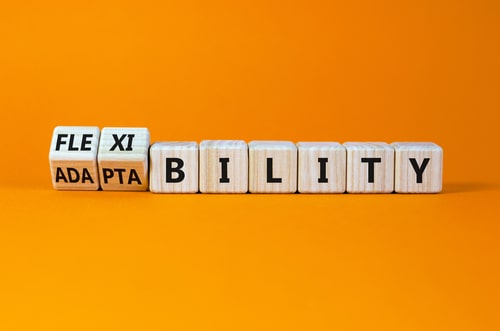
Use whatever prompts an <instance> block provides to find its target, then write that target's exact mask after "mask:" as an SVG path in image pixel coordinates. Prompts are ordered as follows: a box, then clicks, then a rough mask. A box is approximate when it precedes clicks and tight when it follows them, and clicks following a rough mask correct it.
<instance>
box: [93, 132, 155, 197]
mask: <svg viewBox="0 0 500 331" xmlns="http://www.w3.org/2000/svg"><path fill="white" fill-rule="evenodd" d="M149 141H150V137H149V131H148V129H146V128H103V129H102V132H101V139H100V143H99V152H98V154H97V161H98V164H99V175H100V176H99V177H100V183H101V187H102V189H103V190H113V191H146V190H147V189H148V181H149V176H148V171H149V166H148V150H149Z"/></svg>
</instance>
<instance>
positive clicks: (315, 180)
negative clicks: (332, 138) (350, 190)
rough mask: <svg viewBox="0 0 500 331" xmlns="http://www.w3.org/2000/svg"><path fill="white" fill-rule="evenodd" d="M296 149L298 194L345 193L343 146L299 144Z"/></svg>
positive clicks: (332, 143)
mask: <svg viewBox="0 0 500 331" xmlns="http://www.w3.org/2000/svg"><path fill="white" fill-rule="evenodd" d="M297 148H298V158H299V166H298V191H299V192H300V193H344V192H345V188H346V149H345V147H344V146H343V145H341V144H339V143H337V142H299V143H297ZM322 168H323V171H322ZM322 172H323V173H322Z"/></svg>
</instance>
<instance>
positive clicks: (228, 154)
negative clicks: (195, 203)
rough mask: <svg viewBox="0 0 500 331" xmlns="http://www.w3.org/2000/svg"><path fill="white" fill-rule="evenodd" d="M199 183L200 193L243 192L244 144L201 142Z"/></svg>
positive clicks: (245, 173) (245, 181) (245, 171)
mask: <svg viewBox="0 0 500 331" xmlns="http://www.w3.org/2000/svg"><path fill="white" fill-rule="evenodd" d="M223 170H224V171H223ZM223 172H224V174H223ZM223 175H224V176H223ZM199 184H200V192H201V193H246V192H247V191H248V145H247V144H246V143H245V142H244V141H243V140H204V141H202V142H201V143H200V183H199Z"/></svg>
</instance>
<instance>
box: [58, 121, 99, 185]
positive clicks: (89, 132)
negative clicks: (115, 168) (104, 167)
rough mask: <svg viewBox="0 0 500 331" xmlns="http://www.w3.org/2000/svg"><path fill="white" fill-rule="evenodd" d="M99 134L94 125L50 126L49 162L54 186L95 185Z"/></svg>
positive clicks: (97, 183) (97, 182) (97, 173)
mask: <svg viewBox="0 0 500 331" xmlns="http://www.w3.org/2000/svg"><path fill="white" fill-rule="evenodd" d="M99 137H100V131H99V128H98V127H95V126H58V127H56V128H55V129H54V132H53V135H52V143H51V145H50V152H49V162H50V170H51V174H52V185H53V187H54V188H55V189H57V190H97V189H99V172H98V167H97V151H98V146H99Z"/></svg>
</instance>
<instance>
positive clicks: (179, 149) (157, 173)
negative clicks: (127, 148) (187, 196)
mask: <svg viewBox="0 0 500 331" xmlns="http://www.w3.org/2000/svg"><path fill="white" fill-rule="evenodd" d="M149 154H150V158H151V173H150V178H149V189H150V191H151V192H153V193H197V192H198V144H197V143H196V142H158V143H154V144H153V145H152V146H151V149H150V151H149Z"/></svg>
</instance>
